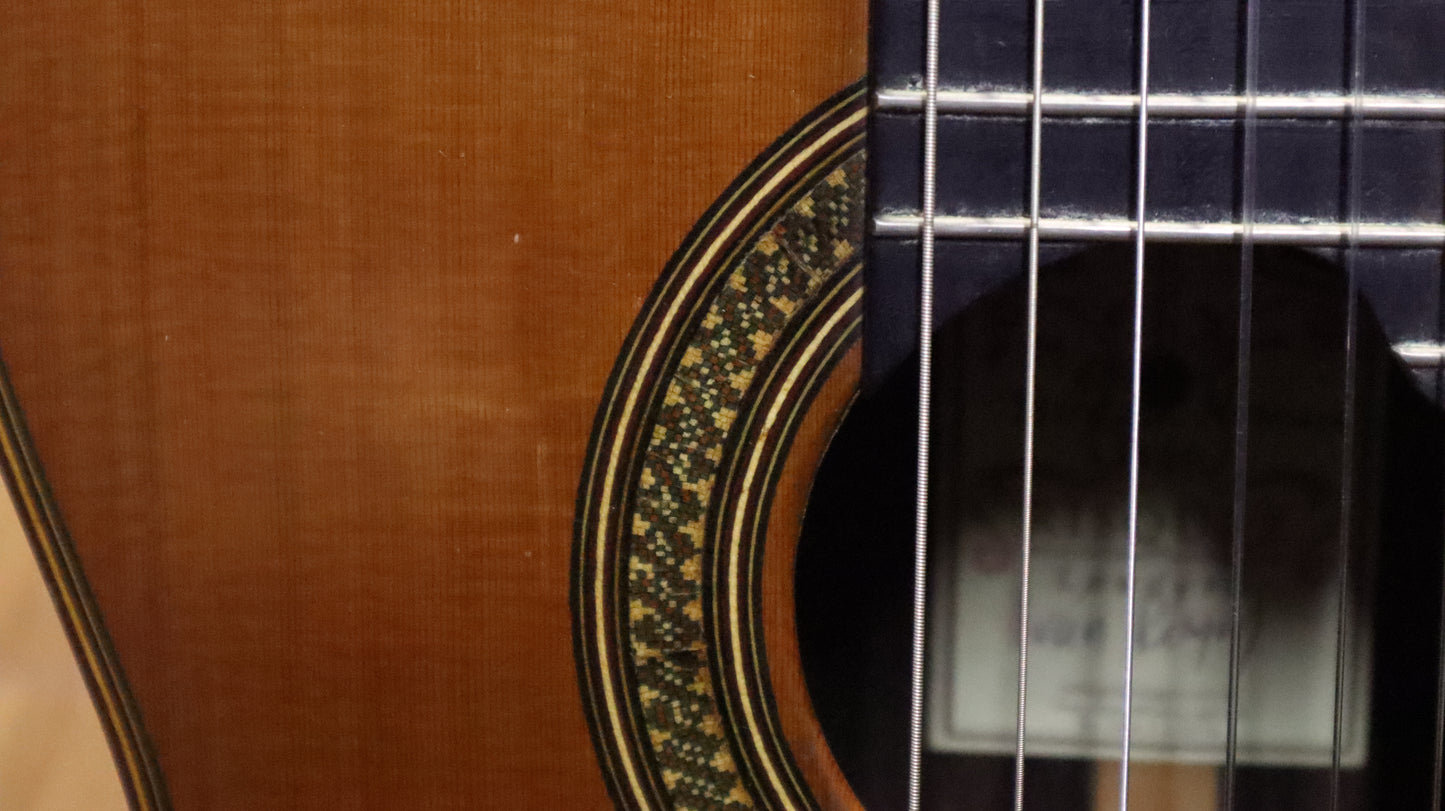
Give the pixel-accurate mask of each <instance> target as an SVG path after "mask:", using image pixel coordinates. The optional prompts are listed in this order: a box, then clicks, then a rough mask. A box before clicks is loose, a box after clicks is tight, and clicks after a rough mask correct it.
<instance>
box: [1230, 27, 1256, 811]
mask: <svg viewBox="0 0 1445 811" xmlns="http://www.w3.org/2000/svg"><path fill="white" fill-rule="evenodd" d="M1244 13H1245V21H1244V95H1245V99H1246V103H1245V109H1244V144H1243V149H1242V152H1243V154H1242V155H1241V158H1240V196H1239V219H1240V224H1241V226H1242V231H1241V233H1240V245H1239V346H1238V352H1239V358H1238V362H1237V366H1236V380H1235V401H1234V515H1233V516H1232V524H1233V525H1232V527H1231V531H1232V537H1231V539H1230V573H1229V575H1230V583H1229V609H1230V610H1229V691H1228V698H1227V706H1226V719H1225V740H1224V808H1225V811H1234V807H1235V775H1236V771H1237V767H1238V758H1239V669H1240V655H1241V650H1240V648H1241V640H1242V638H1243V634H1242V630H1243V629H1242V626H1243V612H1242V610H1241V605H1242V603H1243V598H1244V532H1245V517H1246V514H1247V513H1246V505H1247V497H1248V488H1247V482H1248V471H1249V386H1250V352H1251V348H1252V346H1253V340H1252V338H1253V328H1254V322H1253V315H1254V313H1253V307H1254V223H1255V219H1256V217H1257V214H1258V212H1257V210H1256V205H1257V199H1256V193H1255V192H1256V190H1257V189H1256V181H1257V175H1258V159H1259V27H1260V12H1259V2H1258V0H1246V2H1245V12H1244Z"/></svg>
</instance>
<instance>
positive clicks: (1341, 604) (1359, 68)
mask: <svg viewBox="0 0 1445 811" xmlns="http://www.w3.org/2000/svg"><path fill="white" fill-rule="evenodd" d="M1349 26H1350V27H1349V37H1350V62H1349V82H1350V90H1351V91H1352V92H1353V94H1354V99H1355V104H1354V109H1353V111H1352V113H1351V116H1350V119H1349V122H1348V124H1347V125H1346V147H1345V163H1346V174H1347V175H1348V180H1347V187H1346V192H1345V195H1346V207H1347V209H1348V223H1349V226H1350V232H1349V236H1348V239H1347V242H1346V245H1345V277H1346V299H1345V359H1344V403H1343V405H1342V409H1341V410H1342V416H1343V422H1344V425H1343V427H1342V429H1341V437H1340V527H1339V530H1340V537H1339V549H1338V550H1337V565H1338V567H1339V580H1338V591H1337V593H1336V595H1335V695H1334V700H1335V704H1334V725H1333V726H1334V729H1333V734H1332V740H1331V742H1330V809H1331V811H1339V807H1340V766H1341V759H1342V755H1343V744H1344V723H1345V719H1344V714H1345V646H1346V643H1347V642H1348V640H1349V612H1348V601H1349V574H1350V538H1351V535H1352V534H1353V533H1352V531H1351V524H1352V522H1353V520H1354V455H1355V454H1354V442H1355V436H1354V435H1355V376H1356V365H1357V364H1356V357H1355V356H1356V352H1357V350H1356V343H1357V341H1356V338H1357V332H1358V324H1359V314H1358V312H1357V309H1358V307H1357V304H1356V301H1355V299H1356V298H1357V296H1358V292H1359V280H1358V274H1357V270H1358V264H1359V252H1360V222H1361V206H1362V202H1363V200H1362V197H1363V195H1362V190H1363V182H1364V178H1363V173H1362V167H1361V157H1362V155H1361V153H1362V148H1361V141H1362V140H1363V136H1364V127H1363V123H1364V112H1363V105H1362V104H1361V101H1362V100H1363V98H1364V94H1365V83H1364V74H1365V0H1353V2H1352V3H1351V4H1350V24H1349Z"/></svg>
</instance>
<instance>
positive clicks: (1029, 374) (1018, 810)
mask: <svg viewBox="0 0 1445 811" xmlns="http://www.w3.org/2000/svg"><path fill="white" fill-rule="evenodd" d="M1029 107H1030V111H1029V116H1030V118H1029V227H1028V249H1027V251H1028V286H1029V290H1028V315H1027V320H1028V337H1027V339H1026V340H1027V346H1026V347H1025V360H1024V482H1023V516H1022V519H1023V526H1022V532H1021V538H1020V549H1019V672H1018V719H1017V729H1016V734H1017V741H1016V747H1015V751H1014V811H1023V807H1024V730H1025V723H1026V719H1027V718H1028V676H1029V596H1030V589H1031V586H1032V563H1033V561H1032V558H1033V526H1034V521H1033V512H1034V413H1035V404H1036V400H1037V396H1036V394H1037V392H1036V388H1035V378H1036V372H1037V369H1038V343H1039V341H1038V337H1039V335H1038V333H1039V219H1040V218H1039V210H1040V205H1039V199H1040V197H1041V187H1042V185H1043V143H1044V0H1034V32H1033V101H1032V102H1031V103H1030V105H1029Z"/></svg>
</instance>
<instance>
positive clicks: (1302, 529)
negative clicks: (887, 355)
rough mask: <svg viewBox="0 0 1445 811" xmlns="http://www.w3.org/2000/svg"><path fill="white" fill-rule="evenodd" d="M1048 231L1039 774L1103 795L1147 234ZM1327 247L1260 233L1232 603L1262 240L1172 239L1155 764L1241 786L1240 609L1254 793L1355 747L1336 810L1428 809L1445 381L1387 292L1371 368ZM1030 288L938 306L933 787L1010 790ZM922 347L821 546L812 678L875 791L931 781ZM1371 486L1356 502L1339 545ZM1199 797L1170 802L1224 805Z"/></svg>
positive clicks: (1034, 777)
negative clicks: (918, 603) (1194, 242)
mask: <svg viewBox="0 0 1445 811" xmlns="http://www.w3.org/2000/svg"><path fill="white" fill-rule="evenodd" d="M1049 250H1050V251H1053V253H1052V254H1050V255H1048V256H1046V259H1052V260H1053V261H1052V263H1051V264H1049V265H1048V266H1047V267H1046V268H1045V270H1044V272H1043V274H1042V277H1041V286H1040V305H1039V307H1040V309H1039V324H1040V326H1039V335H1038V347H1039V355H1038V378H1037V379H1038V398H1037V402H1038V411H1037V420H1038V422H1037V428H1036V432H1035V437H1036V447H1035V454H1036V456H1035V459H1036V463H1035V500H1034V512H1033V516H1034V518H1033V527H1034V531H1033V539H1034V553H1033V554H1034V561H1033V568H1032V588H1031V618H1030V643H1029V645H1030V647H1029V654H1030V671H1029V690H1030V692H1029V695H1030V701H1029V726H1028V733H1029V736H1028V751H1029V752H1030V757H1029V760H1028V764H1027V770H1026V796H1027V798H1028V799H1027V806H1028V807H1029V808H1031V809H1052V808H1057V809H1079V808H1091V807H1096V803H1098V802H1099V801H1100V800H1099V798H1100V797H1101V796H1102V794H1101V792H1104V791H1105V790H1106V786H1104V785H1103V783H1106V782H1107V781H1108V780H1109V779H1110V777H1111V776H1112V775H1113V772H1114V769H1115V768H1117V759H1118V754H1117V751H1118V749H1117V745H1118V739H1119V731H1120V718H1121V713H1120V710H1121V706H1122V702H1121V700H1120V698H1119V695H1118V694H1119V691H1120V690H1121V689H1122V683H1121V682H1122V671H1123V664H1124V662H1123V658H1122V656H1120V655H1118V654H1119V652H1120V651H1122V641H1123V629H1124V621H1125V617H1124V613H1123V611H1122V610H1121V607H1122V605H1123V602H1122V600H1123V582H1124V581H1123V577H1122V572H1123V569H1122V566H1123V563H1122V556H1123V553H1124V548H1125V547H1124V541H1123V538H1124V520H1125V518H1124V517H1125V515H1126V507H1125V497H1126V492H1127V489H1126V481H1127V461H1128V459H1127V452H1128V447H1129V443H1128V429H1129V390H1130V346H1131V343H1130V342H1131V337H1132V336H1131V329H1132V325H1131V319H1130V313H1131V308H1132V294H1133V293H1132V275H1131V271H1132V264H1131V257H1130V255H1129V253H1128V250H1127V249H1126V248H1123V247H1119V248H1095V249H1088V250H1082V251H1080V250H1077V249H1073V248H1069V247H1068V246H1056V247H1053V248H1050V249H1049ZM1331 258H1333V257H1329V256H1326V255H1323V254H1319V253H1309V252H1305V251H1301V250H1295V249H1261V250H1259V251H1258V252H1257V254H1256V266H1255V272H1254V284H1253V290H1254V305H1253V348H1252V351H1251V353H1250V358H1249V361H1250V363H1249V397H1248V422H1247V434H1246V437H1247V442H1246V444H1245V447H1246V450H1247V471H1248V474H1247V478H1246V480H1245V481H1246V485H1245V487H1244V489H1243V497H1244V498H1243V504H1244V511H1243V515H1244V525H1243V527H1244V529H1243V546H1242V552H1243V554H1242V561H1243V565H1242V569H1241V577H1240V581H1239V584H1240V593H1239V598H1238V600H1237V602H1236V600H1235V592H1234V588H1233V580H1232V572H1233V569H1232V565H1231V564H1232V554H1233V546H1232V541H1233V529H1232V528H1233V526H1234V524H1233V522H1234V516H1235V509H1236V506H1235V505H1236V504H1238V503H1239V499H1238V498H1237V496H1238V494H1237V493H1236V490H1235V467H1236V442H1235V437H1236V428H1237V425H1236V410H1237V409H1236V392H1237V387H1236V384H1237V381H1238V369H1239V364H1238V357H1237V346H1238V343H1237V340H1238V338H1237V336H1238V328H1239V321H1238V312H1239V309H1238V308H1239V290H1240V272H1239V252H1238V249H1237V248H1234V247H1230V246H1217V247H1199V246H1174V247H1158V248H1151V252H1150V254H1149V256H1148V262H1147V266H1148V268H1149V271H1148V272H1149V275H1148V277H1147V283H1146V300H1145V308H1144V313H1145V316H1144V317H1145V322H1144V342H1145V343H1144V359H1143V379H1142V392H1141V395H1142V396H1141V402H1142V424H1141V437H1140V448H1141V461H1140V464H1141V486H1140V514H1139V520H1140V553H1139V555H1140V556H1139V565H1138V578H1139V579H1138V594H1137V600H1138V602H1137V608H1136V627H1135V631H1134V640H1135V656H1136V673H1135V685H1134V697H1133V704H1132V706H1133V711H1134V714H1135V715H1134V735H1135V740H1134V744H1133V753H1134V758H1135V760H1134V763H1135V764H1136V767H1153V768H1159V769H1167V768H1176V772H1180V773H1183V772H1187V773H1188V774H1189V775H1193V777H1192V778H1191V779H1192V780H1193V781H1194V782H1192V783H1191V782H1190V780H1185V779H1182V778H1181V779H1179V780H1177V781H1176V783H1175V785H1176V787H1177V790H1178V791H1181V792H1188V791H1193V790H1194V789H1190V788H1185V787H1187V786H1195V787H1197V786H1198V785H1199V782H1200V781H1201V780H1202V781H1203V782H1204V784H1205V785H1207V786H1209V787H1210V790H1212V791H1215V792H1217V794H1216V796H1222V793H1219V792H1222V790H1223V789H1222V787H1223V785H1224V781H1225V774H1226V770H1225V769H1224V763H1225V750H1226V729H1227V712H1226V710H1227V707H1228V695H1229V692H1230V689H1229V685H1230V678H1229V676H1230V667H1229V662H1230V657H1229V653H1230V649H1231V639H1232V638H1233V631H1232V628H1233V625H1232V616H1233V610H1234V608H1235V607H1236V606H1237V607H1238V609H1239V612H1240V613H1239V616H1240V618H1241V619H1240V636H1239V639H1240V645H1239V668H1238V673H1239V678H1238V682H1237V684H1238V689H1237V696H1238V698H1237V722H1236V724H1237V726H1236V729H1237V753H1238V760H1237V768H1236V770H1235V773H1234V777H1233V782H1234V786H1235V792H1236V804H1235V807H1236V808H1241V809H1244V808H1256V809H1266V808H1267V809H1318V808H1325V807H1329V798H1330V793H1331V784H1332V777H1331V771H1332V770H1331V761H1332V759H1333V757H1334V754H1335V751H1336V749H1338V751H1339V760H1340V763H1341V766H1342V773H1341V776H1340V782H1339V786H1340V791H1341V798H1342V803H1341V805H1342V807H1346V808H1380V807H1392V808H1396V807H1397V808H1420V807H1428V805H1429V796H1430V793H1431V791H1432V790H1433V789H1432V785H1433V753H1434V739H1435V731H1434V726H1435V711H1436V701H1437V697H1436V685H1437V681H1438V665H1437V663H1438V661H1439V658H1440V656H1439V653H1440V651H1439V641H1438V640H1439V636H1440V615H1441V586H1440V573H1441V566H1442V558H1441V540H1442V538H1441V535H1442V521H1441V515H1442V498H1441V496H1442V492H1445V477H1442V471H1441V458H1442V453H1441V451H1442V422H1441V419H1440V412H1439V409H1438V407H1437V406H1436V405H1435V403H1434V402H1433V401H1432V398H1431V397H1429V396H1427V395H1426V394H1425V393H1424V389H1425V387H1424V386H1423V385H1422V382H1423V383H1428V382H1430V381H1428V380H1422V378H1420V377H1419V376H1417V375H1416V374H1415V373H1413V372H1411V371H1409V370H1407V369H1405V368H1404V367H1403V366H1402V365H1401V364H1400V363H1398V362H1397V361H1396V359H1395V357H1394V355H1393V353H1392V352H1391V350H1390V345H1389V343H1388V341H1387V340H1386V338H1385V334H1384V332H1383V331H1382V328H1381V326H1380V325H1379V323H1378V322H1377V319H1376V316H1375V315H1374V310H1373V309H1372V307H1371V305H1370V303H1369V302H1367V301H1363V300H1362V303H1361V306H1360V307H1359V308H1358V315H1359V317H1358V327H1359V329H1358V338H1357V345H1356V348H1357V354H1356V358H1357V363H1356V365H1355V374H1354V380H1353V383H1351V384H1349V385H1347V384H1346V380H1345V377H1346V376H1345V374H1344V370H1345V340H1346V329H1345V324H1346V311H1347V307H1346V299H1347V293H1346V289H1347V288H1346V284H1345V277H1344V274H1343V273H1342V271H1341V270H1340V268H1339V267H1338V266H1337V265H1336V264H1334V263H1333V262H1331V261H1329V259H1331ZM964 270H965V269H964V268H953V269H952V270H951V272H954V273H962V272H964ZM1025 312H1026V311H1025V299H1024V287H1023V282H1022V280H1021V279H1017V278H1015V279H1013V280H1011V281H1006V282H1003V283H1001V284H999V285H997V286H996V287H995V288H994V289H993V290H992V291H991V292H987V293H985V294H983V295H981V296H979V297H977V298H976V299H975V300H974V301H973V302H972V303H971V304H970V305H968V306H967V307H965V308H962V309H961V310H960V311H959V312H957V314H955V315H951V316H950V315H949V314H947V313H944V314H943V316H944V317H943V319H942V325H941V327H940V329H939V331H938V334H937V339H936V346H935V355H934V366H933V375H934V392H935V401H934V406H933V413H934V426H933V434H932V437H931V445H932V456H933V478H934V480H933V485H932V490H931V500H932V503H933V508H932V514H931V515H930V522H931V531H930V554H929V562H930V564H929V568H930V576H929V593H930V596H929V629H928V633H927V640H928V667H927V676H928V687H927V691H926V692H927V695H928V701H927V702H926V712H925V715H926V716H927V722H926V724H925V726H926V730H927V734H926V737H925V739H926V747H925V749H926V755H925V762H924V768H923V774H924V806H925V807H926V808H1003V807H1012V796H1013V775H1014V762H1013V761H1014V759H1013V754H1012V753H1013V748H1014V740H1013V734H1014V727H1013V718H1014V713H1015V696H1016V676H1017V652H1018V649H1017V639H1018V624H1017V623H1018V619H1017V611H1018V600H1019V585H1018V580H1019V548H1020V535H1021V527H1022V521H1021V506H1022V495H1021V493H1022V459H1023V403H1024V380H1025V377H1024V368H1025V364H1024V357H1025V355H1024V353H1025V331H1024V330H1025ZM866 329H867V326H866V324H865V330H866ZM912 363H913V366H910V365H909V364H904V365H903V366H901V367H900V368H898V369H897V370H896V371H895V372H894V373H893V374H892V375H891V377H888V378H887V380H886V382H884V383H882V384H881V385H879V386H877V387H876V388H875V390H872V391H866V392H865V393H864V394H863V395H862V396H861V397H860V399H859V401H858V402H857V403H856V404H855V405H854V407H853V408H852V410H851V412H850V413H849V415H848V417H847V419H846V420H845V421H844V423H843V425H842V427H841V428H840V430H839V432H838V434H837V436H836V437H835V439H834V441H833V443H832V446H831V448H830V450H829V451H828V453H827V455H826V457H825V459H824V461H823V464H822V467H821V468H820V470H819V473H818V476H817V479H816V481H815V484H814V490H813V493H812V497H811V500H810V503H809V508H808V514H807V518H806V522H805V527H804V533H803V540H802V542H801V545H800V548H799V553H798V560H797V574H796V578H797V581H796V585H797V601H798V602H797V618H798V633H799V641H800V645H801V650H802V655H803V665H804V670H805V674H806V677H807V683H808V688H809V691H810V693H811V697H812V700H813V704H814V707H815V709H816V711H817V715H818V718H819V720H820V722H821V724H822V727H823V730H824V732H825V734H826V736H827V739H828V742H829V745H830V747H831V748H832V751H833V754H834V755H835V756H836V758H837V760H838V762H839V764H840V765H841V767H842V769H843V771H844V773H845V774H846V776H847V777H848V780H849V781H850V783H851V785H852V787H853V788H854V790H855V791H856V792H857V794H858V796H859V798H860V799H861V800H862V801H863V803H864V805H865V806H866V807H867V808H869V809H870V811H886V810H887V809H893V808H902V807H903V803H904V797H905V791H904V786H905V766H906V742H907V726H908V721H907V718H908V706H909V690H908V669H909V656H910V634H909V621H910V610H911V590H912V555H913V552H912V526H913V516H912V511H913V487H914V474H913V470H914V432H915V430H916V422H915V416H914V415H915V409H916V384H917V372H916V368H915V367H916V360H914V361H913V362H912ZM1347 402H1348V403H1349V405H1350V409H1349V410H1350V411H1351V412H1352V417H1350V418H1349V419H1348V421H1347V418H1346V416H1345V414H1346V403H1347ZM1347 424H1349V425H1350V426H1351V429H1350V436H1351V437H1352V438H1351V439H1350V442H1349V453H1348V456H1349V458H1350V459H1351V460H1352V461H1351V464H1350V466H1349V471H1348V473H1349V475H1348V476H1345V475H1343V474H1344V471H1343V465H1342V462H1341V460H1342V459H1344V458H1345V456H1346V454H1345V452H1344V451H1345V444H1344V436H1345V431H1346V425H1347ZM1345 481H1348V482H1350V483H1349V484H1348V485H1345V484H1342V483H1343V482H1345ZM1346 493H1347V494H1348V500H1349V502H1350V511H1351V513H1352V518H1353V520H1352V524H1353V528H1352V531H1351V532H1350V533H1348V536H1349V538H1350V541H1349V543H1348V544H1346V545H1345V546H1344V547H1343V549H1342V545H1341V537H1342V535H1341V531H1340V521H1341V518H1340V517H1341V514H1342V511H1341V504H1342V501H1343V500H1345V499H1344V498H1342V496H1343V495H1345V494H1346ZM1342 552H1343V554H1342ZM1342 559H1343V560H1345V561H1346V564H1347V566H1348V569H1347V572H1348V574H1347V576H1346V578H1345V580H1344V585H1343V587H1341V580H1340V562H1341V560H1342ZM1341 613H1343V616H1344V622H1345V640H1346V641H1345V644H1344V646H1343V652H1341V648H1340V647H1339V646H1337V645H1336V639H1337V630H1338V621H1339V617H1340V615H1341ZM1337 676H1338V677H1339V678H1340V679H1342V682H1343V687H1342V688H1341V690H1340V691H1339V693H1338V695H1337V694H1336V691H1335V683H1336V678H1337ZM1337 700H1338V702H1339V704H1340V706H1341V707H1342V712H1340V713H1339V717H1338V719H1337V718H1336V712H1335V704H1336V701H1337ZM1337 721H1338V726H1339V727H1340V730H1341V731H1340V733H1339V734H1338V735H1336V734H1335V732H1334V729H1335V727H1336V726H1337ZM1170 764H1174V766H1170ZM1180 764H1183V765H1182V766H1181V765H1180ZM1181 770H1182V771H1181ZM1138 773H1139V774H1145V772H1138ZM1201 776H1202V777H1201ZM1145 777H1147V774H1145ZM1145 777H1138V778H1137V779H1136V783H1135V787H1134V789H1133V791H1134V792H1135V795H1134V796H1133V797H1132V799H1133V805H1134V806H1135V807H1140V808H1150V807H1159V806H1158V805H1157V804H1156V803H1158V802H1161V800H1160V799H1158V798H1156V797H1154V796H1153V795H1150V796H1147V797H1146V796H1144V795H1142V794H1138V793H1137V792H1141V791H1149V789H1148V788H1147V787H1146V786H1145V784H1146V783H1147V782H1148V781H1147V780H1146V779H1145ZM1101 781H1102V782H1101ZM1183 799H1186V798H1180V797H1176V798H1175V800H1176V801H1179V802H1182V801H1183ZM1196 801H1197V802H1199V803H1200V804H1198V805H1183V804H1181V805H1177V806H1176V805H1170V806H1168V807H1171V808H1173V807H1179V808H1185V807H1188V808H1194V807H1200V808H1204V807H1210V808H1212V807H1215V806H1213V805H1209V804H1208V802H1209V801H1208V800H1196ZM1111 802H1113V801H1111ZM1099 807H1103V806H1099ZM1221 807H1222V806H1221Z"/></svg>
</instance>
